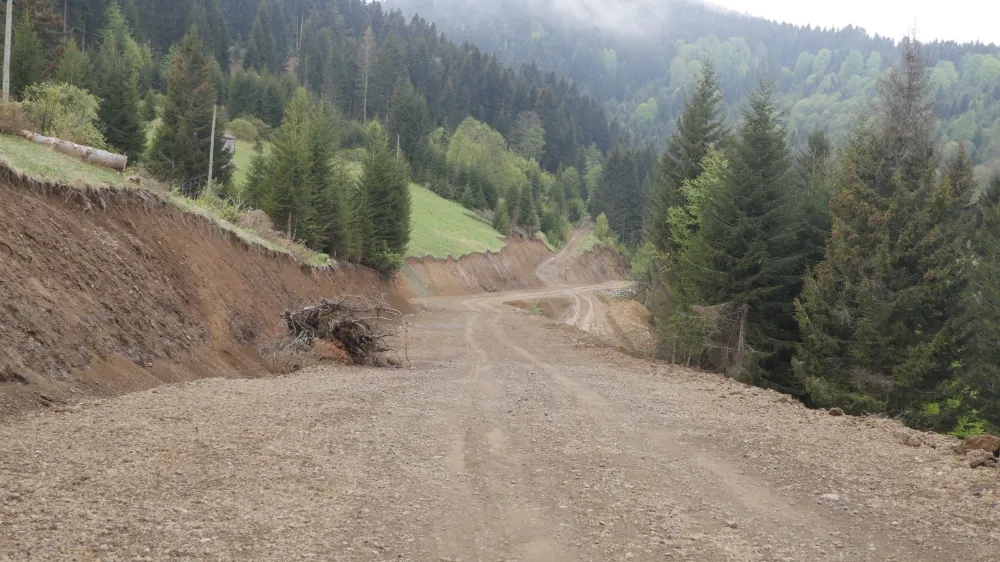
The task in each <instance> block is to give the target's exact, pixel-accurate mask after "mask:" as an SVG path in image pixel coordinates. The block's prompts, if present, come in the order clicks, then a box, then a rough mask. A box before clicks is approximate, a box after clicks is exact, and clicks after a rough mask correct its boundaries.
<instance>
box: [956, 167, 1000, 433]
mask: <svg viewBox="0 0 1000 562" xmlns="http://www.w3.org/2000/svg"><path fill="white" fill-rule="evenodd" d="M976 207H977V211H978V213H979V217H980V221H979V223H978V224H977V229H976V231H975V232H976V236H975V238H974V240H973V248H974V249H975V254H974V255H975V258H976V259H975V262H974V263H975V265H974V267H973V268H972V271H971V275H970V290H969V291H967V293H966V303H965V306H966V315H965V320H966V322H967V325H968V329H969V331H970V332H971V334H972V336H971V341H970V343H969V347H968V350H967V353H966V360H965V361H964V365H965V369H964V373H963V380H962V383H963V398H964V399H965V400H964V402H965V405H966V407H967V409H968V410H971V412H969V413H966V416H968V417H969V418H972V419H977V418H978V419H983V420H985V421H986V422H987V423H988V424H989V426H988V427H987V428H986V429H987V430H991V431H992V432H993V433H996V432H997V431H1000V174H997V175H996V176H994V177H993V180H992V181H991V182H990V184H989V185H988V186H987V188H986V190H985V191H984V193H983V194H982V196H981V197H979V198H978V200H977V201H976ZM963 413H964V412H963Z"/></svg>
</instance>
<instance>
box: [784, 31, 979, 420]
mask: <svg viewBox="0 0 1000 562" xmlns="http://www.w3.org/2000/svg"><path fill="white" fill-rule="evenodd" d="M901 49H902V68H900V69H898V70H896V71H895V72H891V73H889V74H888V75H887V76H886V77H885V78H883V81H882V83H881V92H882V101H881V103H880V106H879V107H878V110H877V112H876V115H875V118H874V119H869V120H868V121H866V122H865V123H863V124H862V125H860V126H859V127H858V128H857V130H856V131H855V132H854V133H853V134H852V137H851V138H850V139H849V141H848V144H847V147H846V149H845V151H844V152H845V154H844V163H843V170H842V171H841V173H840V178H839V180H838V185H837V194H836V196H835V197H834V198H833V199H832V201H831V205H830V206H831V212H832V215H833V234H832V236H831V239H830V243H829V245H828V249H827V252H826V258H825V260H824V261H823V262H822V263H821V264H819V265H818V266H817V267H816V270H815V272H814V273H813V274H812V275H811V276H810V277H809V278H808V279H807V280H806V284H805V287H804V290H803V294H802V298H801V302H800V304H799V307H798V319H799V324H800V326H801V329H802V331H803V334H804V341H803V343H802V345H801V347H800V349H799V353H798V356H797V358H796V361H795V370H796V374H797V376H798V378H799V380H800V382H801V384H802V385H803V386H804V387H805V389H806V390H807V391H808V393H809V395H810V397H811V398H812V399H813V400H814V401H815V402H816V403H818V404H820V405H838V406H841V407H843V408H845V409H846V410H849V411H853V412H887V413H891V414H894V415H901V416H903V417H904V418H906V419H907V420H908V421H909V422H910V423H912V424H914V425H918V426H922V427H933V428H948V427H947V426H948V425H949V424H950V423H952V422H953V421H954V419H955V416H956V415H957V412H956V411H955V408H953V407H952V406H953V405H954V402H949V399H951V398H954V393H955V381H956V377H957V376H958V374H959V369H961V366H962V364H963V361H965V360H966V358H964V357H963V353H962V350H963V348H964V346H965V344H966V341H967V339H968V336H969V334H968V330H967V322H966V321H964V320H963V316H964V315H963V314H962V311H963V309H962V307H963V303H965V302H966V301H965V287H966V285H967V282H968V277H969V268H970V265H971V264H972V263H973V260H971V259H970V256H969V252H968V250H967V248H968V241H969V240H970V238H971V236H972V227H971V224H972V222H973V221H970V220H968V218H969V216H970V215H969V213H970V212H972V211H973V209H974V207H973V206H972V205H970V202H971V201H970V199H971V196H972V195H971V194H972V191H973V189H972V188H971V187H970V185H969V184H970V181H969V179H970V178H971V173H969V172H968V171H967V169H968V166H967V163H962V162H956V163H955V164H954V165H953V166H951V169H950V170H948V169H947V168H946V170H945V174H944V175H943V176H942V177H941V178H940V179H939V178H938V177H937V176H938V174H937V169H936V168H937V163H938V157H937V155H936V154H935V151H934V150H933V136H932V135H933V131H934V121H935V116H934V112H933V110H932V108H931V107H930V104H929V103H928V102H927V99H928V83H927V78H926V66H925V63H924V62H923V59H922V57H921V54H920V47H919V45H918V44H917V43H916V42H914V41H910V40H906V41H904V42H903V44H902V45H901ZM949 429H950V428H949Z"/></svg>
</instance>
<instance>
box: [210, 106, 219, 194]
mask: <svg viewBox="0 0 1000 562" xmlns="http://www.w3.org/2000/svg"><path fill="white" fill-rule="evenodd" d="M218 112H219V106H218V105H215V104H212V139H211V140H210V141H209V144H208V146H209V148H208V189H209V190H211V189H212V168H213V167H214V166H215V118H216V115H217V114H218Z"/></svg>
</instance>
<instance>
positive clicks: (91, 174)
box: [0, 135, 132, 187]
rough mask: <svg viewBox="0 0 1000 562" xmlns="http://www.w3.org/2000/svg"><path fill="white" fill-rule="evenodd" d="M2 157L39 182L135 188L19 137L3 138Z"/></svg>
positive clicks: (115, 176) (103, 170)
mask: <svg viewBox="0 0 1000 562" xmlns="http://www.w3.org/2000/svg"><path fill="white" fill-rule="evenodd" d="M0 156H2V157H3V158H5V159H6V160H7V161H8V162H10V163H11V165H13V167H14V168H16V169H18V170H20V171H21V172H24V173H25V174H28V175H29V176H33V177H36V178H44V179H48V180H57V181H61V182H64V183H68V184H74V185H88V186H91V187H100V186H105V185H110V186H117V187H124V186H129V185H132V184H130V183H129V182H128V180H126V179H125V177H123V176H122V175H121V174H119V173H117V172H113V171H111V170H108V169H106V168H99V167H97V166H91V165H90V164H85V163H83V162H80V161H77V160H74V159H73V158H70V157H68V156H65V155H63V154H61V153H59V152H56V151H55V150H52V149H49V148H45V147H44V146H42V145H40V144H36V143H33V142H31V141H27V140H25V139H22V138H20V137H12V136H8V135H0Z"/></svg>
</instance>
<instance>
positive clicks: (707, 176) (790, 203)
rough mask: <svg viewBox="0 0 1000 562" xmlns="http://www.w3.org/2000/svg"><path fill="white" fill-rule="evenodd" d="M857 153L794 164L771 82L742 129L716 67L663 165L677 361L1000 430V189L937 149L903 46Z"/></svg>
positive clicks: (927, 80) (864, 120) (856, 141)
mask: <svg viewBox="0 0 1000 562" xmlns="http://www.w3.org/2000/svg"><path fill="white" fill-rule="evenodd" d="M900 61H901V62H900V64H899V66H898V68H896V69H895V70H894V71H893V72H890V73H888V74H886V75H885V76H883V77H882V78H881V79H880V81H879V84H878V91H879V97H878V100H877V102H876V104H875V106H874V108H873V109H872V110H870V111H868V112H864V113H862V115H861V117H859V118H858V119H857V120H855V123H854V125H853V126H852V128H851V131H850V132H849V134H848V135H847V136H846V138H845V139H844V141H843V142H841V143H839V144H838V145H835V144H833V143H832V142H831V141H830V140H829V139H828V138H827V136H826V135H825V134H824V133H823V132H822V130H816V131H814V133H813V134H812V135H810V137H809V139H808V142H807V144H806V147H805V148H804V149H802V150H800V151H793V150H792V148H791V147H790V144H789V140H788V136H789V135H788V131H787V129H786V128H785V126H784V124H783V120H782V112H781V110H780V106H779V104H778V102H777V100H776V98H777V96H776V92H775V87H776V86H775V81H774V79H773V78H770V77H767V76H765V77H764V78H762V79H761V80H760V81H759V82H758V85H757V87H756V88H755V90H754V91H753V92H752V93H751V94H750V95H749V96H748V98H747V99H746V100H745V102H744V104H743V108H742V113H741V119H740V120H739V125H738V127H736V128H735V129H730V128H728V126H727V120H726V119H725V115H724V113H723V108H722V102H721V98H722V92H721V91H720V85H719V77H718V74H717V73H716V71H715V68H714V65H713V64H711V62H706V63H704V64H703V65H702V70H701V72H700V74H699V77H698V79H697V82H696V84H695V86H694V88H693V90H692V92H691V94H690V95H689V97H688V99H687V101H686V103H685V105H684V108H683V111H682V112H681V114H680V116H679V117H678V118H677V123H676V127H675V132H674V133H673V135H672V136H671V137H670V139H669V141H668V148H667V150H666V151H665V153H664V154H663V155H662V157H661V158H660V160H659V162H658V164H657V170H656V173H655V177H654V180H653V183H652V188H651V193H650V203H651V204H650V212H649V215H648V216H647V223H646V225H647V228H646V231H645V235H646V236H645V238H646V245H645V246H644V247H643V249H641V250H639V251H638V252H637V256H638V258H637V265H638V271H637V274H638V276H639V277H640V278H641V279H642V280H643V285H644V287H645V289H646V290H647V291H648V293H647V297H646V298H647V301H648V303H649V305H650V308H651V311H652V312H653V314H654V317H655V323H656V330H657V332H658V335H659V336H660V339H661V342H662V344H663V350H664V352H665V353H666V354H667V355H668V356H669V357H672V358H673V359H674V360H675V361H678V362H682V363H689V364H693V365H700V366H703V367H708V368H714V369H719V370H724V371H726V372H727V373H729V374H730V375H731V376H735V377H738V378H741V379H743V380H746V381H748V382H753V383H756V384H759V385H762V386H767V387H771V388H775V389H779V390H782V391H784V392H790V393H793V394H796V395H798V396H799V397H801V398H802V399H803V400H805V401H806V402H807V403H810V404H812V405H815V406H824V407H833V406H837V407H841V408H843V409H844V410H845V411H848V412H853V413H884V414H889V415H893V416H897V417H900V418H901V419H903V420H905V421H906V422H907V423H909V424H911V425H913V426H916V427H921V428H928V429H935V430H940V431H951V432H956V433H958V434H967V433H976V432H981V431H983V430H984V429H990V428H992V429H996V428H997V427H1000V408H998V406H997V405H998V404H1000V400H998V399H1000V394H998V391H1000V378H998V374H1000V373H998V372H997V370H996V369H997V367H996V365H997V362H996V357H995V354H996V349H997V347H998V346H997V343H998V340H997V334H998V332H997V326H1000V308H997V306H996V304H997V303H996V300H997V299H996V295H997V294H998V293H997V289H998V287H997V273H1000V261H997V258H998V254H997V246H996V242H997V239H998V234H1000V231H998V230H997V227H998V225H1000V222H998V221H997V216H1000V207H998V203H1000V176H997V177H995V178H994V179H992V181H991V182H989V184H987V185H981V184H980V183H979V182H977V180H976V178H975V176H974V173H973V163H972V160H971V158H970V157H969V154H968V153H967V152H966V151H965V150H964V148H963V147H961V146H960V147H959V148H958V149H957V150H955V151H954V152H952V153H950V154H945V153H944V152H943V151H942V149H941V144H940V142H939V140H938V139H937V138H936V135H935V130H936V122H937V117H936V115H935V110H934V105H933V103H932V102H931V100H932V99H933V98H932V96H933V84H932V79H931V73H930V72H929V71H928V67H927V63H926V59H925V58H924V55H923V53H922V52H921V46H920V45H919V43H917V42H915V41H910V40H907V41H904V42H903V43H902V44H901V57H900Z"/></svg>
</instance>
